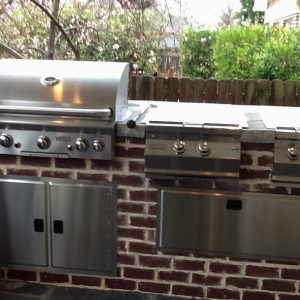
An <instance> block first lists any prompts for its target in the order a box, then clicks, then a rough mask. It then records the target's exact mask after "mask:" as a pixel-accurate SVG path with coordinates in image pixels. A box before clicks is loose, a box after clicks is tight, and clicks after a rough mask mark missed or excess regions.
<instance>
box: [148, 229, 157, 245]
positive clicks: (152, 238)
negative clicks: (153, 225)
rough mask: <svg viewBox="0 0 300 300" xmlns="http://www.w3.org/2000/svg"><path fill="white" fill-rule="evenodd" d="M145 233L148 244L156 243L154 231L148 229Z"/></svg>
mask: <svg viewBox="0 0 300 300" xmlns="http://www.w3.org/2000/svg"><path fill="white" fill-rule="evenodd" d="M147 233H148V238H147V240H148V241H150V242H155V241H156V230H151V229H148V230H147Z"/></svg>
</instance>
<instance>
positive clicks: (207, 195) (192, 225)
mask: <svg viewBox="0 0 300 300" xmlns="http://www.w3.org/2000/svg"><path fill="white" fill-rule="evenodd" d="M160 196H161V199H160V212H159V225H158V233H159V234H158V240H157V242H158V247H159V248H160V249H162V250H169V251H176V252H195V253H200V254H221V255H230V256H238V257H247V258H248V257H254V258H269V259H280V260H281V259H284V260H292V261H293V260H296V261H298V260H299V258H300V235H299V230H298V229H299V227H300V197H299V196H291V195H277V194H276V195H275V194H260V193H259V194H256V193H241V194H239V193H224V192H199V191H194V190H190V191H185V190H178V189H164V190H162V191H161V195H160Z"/></svg>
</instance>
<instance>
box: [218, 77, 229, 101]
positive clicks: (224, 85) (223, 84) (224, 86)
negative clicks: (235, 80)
mask: <svg viewBox="0 0 300 300" xmlns="http://www.w3.org/2000/svg"><path fill="white" fill-rule="evenodd" d="M230 102H231V81H230V80H219V81H218V103H230Z"/></svg>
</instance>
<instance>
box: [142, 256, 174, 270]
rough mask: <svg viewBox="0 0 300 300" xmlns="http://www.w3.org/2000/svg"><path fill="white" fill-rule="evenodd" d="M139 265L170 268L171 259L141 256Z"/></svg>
mask: <svg viewBox="0 0 300 300" xmlns="http://www.w3.org/2000/svg"><path fill="white" fill-rule="evenodd" d="M139 264H140V265H141V266H145V267H152V268H170V265H171V259H170V258H166V257H159V256H140V257H139Z"/></svg>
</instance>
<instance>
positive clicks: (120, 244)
mask: <svg viewBox="0 0 300 300" xmlns="http://www.w3.org/2000/svg"><path fill="white" fill-rule="evenodd" d="M118 250H119V251H126V243H125V241H118Z"/></svg>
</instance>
